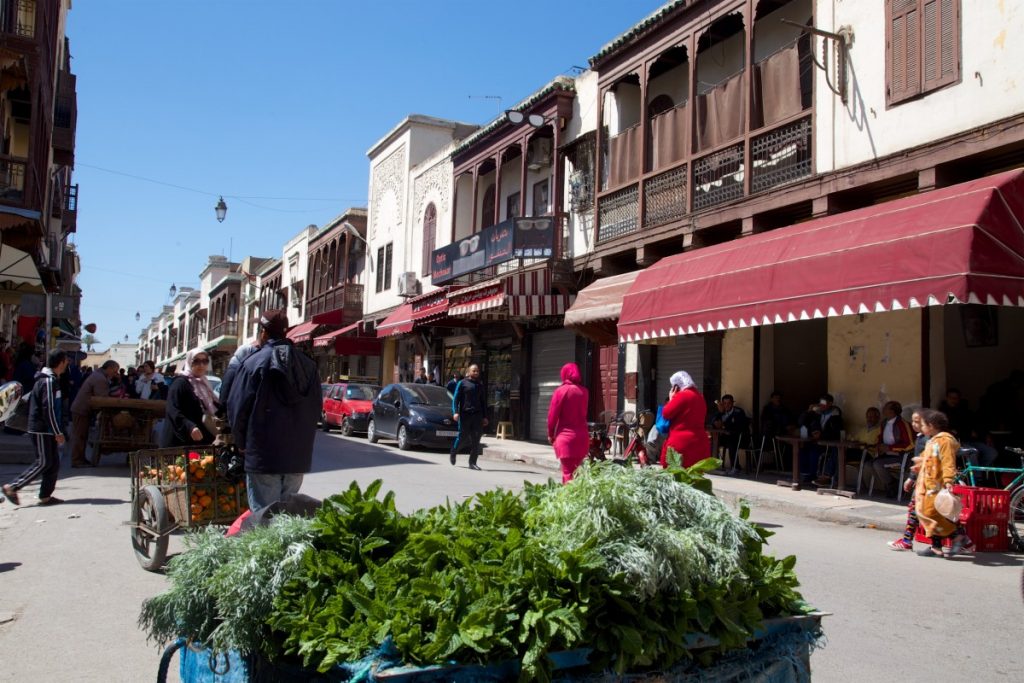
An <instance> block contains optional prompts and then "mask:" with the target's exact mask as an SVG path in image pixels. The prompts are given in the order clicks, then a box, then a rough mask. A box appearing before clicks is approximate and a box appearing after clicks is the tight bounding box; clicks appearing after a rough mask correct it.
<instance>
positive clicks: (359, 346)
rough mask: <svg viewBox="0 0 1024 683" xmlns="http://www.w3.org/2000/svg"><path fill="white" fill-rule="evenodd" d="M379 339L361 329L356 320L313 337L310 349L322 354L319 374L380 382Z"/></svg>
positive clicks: (361, 323) (335, 377) (380, 345)
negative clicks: (322, 364) (323, 362)
mask: <svg viewBox="0 0 1024 683" xmlns="http://www.w3.org/2000/svg"><path fill="white" fill-rule="evenodd" d="M381 347H382V344H381V340H380V339H378V338H377V337H375V336H370V335H368V334H366V333H365V332H364V329H363V322H362V321H358V322H355V323H352V324H351V325H348V326H346V327H343V328H341V329H338V330H335V331H333V332H329V333H327V334H324V335H320V336H319V337H315V338H314V339H313V349H314V350H315V351H317V352H318V355H323V356H324V357H325V364H324V368H323V369H322V370H321V377H327V378H332V379H334V380H341V379H343V378H344V379H359V380H362V381H366V382H370V383H372V384H376V383H378V382H379V381H380V357H381Z"/></svg>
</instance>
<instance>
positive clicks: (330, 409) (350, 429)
mask: <svg viewBox="0 0 1024 683" xmlns="http://www.w3.org/2000/svg"><path fill="white" fill-rule="evenodd" d="M378 391H380V387H375V386H373V385H372V384H361V383H358V382H340V383H338V384H332V385H331V386H330V387H329V388H328V389H327V391H325V392H324V416H323V429H324V431H325V432H328V431H330V430H331V427H340V428H341V433H342V434H344V435H345V436H352V434H354V433H355V432H360V433H365V432H366V428H367V426H368V425H369V423H370V413H371V412H373V399H374V398H375V397H376V396H377V392H378Z"/></svg>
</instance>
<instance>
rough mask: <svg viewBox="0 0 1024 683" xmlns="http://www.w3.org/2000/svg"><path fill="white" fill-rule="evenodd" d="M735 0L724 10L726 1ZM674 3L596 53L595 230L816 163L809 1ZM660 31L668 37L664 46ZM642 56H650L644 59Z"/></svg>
mask: <svg viewBox="0 0 1024 683" xmlns="http://www.w3.org/2000/svg"><path fill="white" fill-rule="evenodd" d="M730 10H732V11H730ZM710 11H711V13H712V15H711V22H710V24H709V23H708V21H707V20H708V18H709V17H708V11H706V10H702V11H700V12H697V11H693V12H690V13H689V14H686V13H683V14H681V15H680V16H679V18H678V19H677V20H676V21H672V22H668V23H667V25H665V26H663V27H662V29H661V32H660V33H659V32H655V33H652V34H651V35H650V36H648V39H646V40H642V41H638V42H636V43H635V44H633V45H632V46H630V47H629V48H624V49H623V52H622V53H621V54H619V55H617V57H616V59H612V60H610V61H608V62H602V61H601V60H602V58H603V54H599V55H597V56H596V57H595V58H594V59H592V60H591V61H592V64H595V66H596V68H597V69H598V71H599V73H600V81H599V93H600V94H599V97H598V106H599V108H600V113H599V116H600V119H599V120H600V121H601V122H602V125H601V128H600V131H599V144H598V154H599V162H598V168H599V169H600V170H599V174H598V175H599V180H598V192H597V200H596V212H595V213H596V216H597V221H596V222H597V228H596V232H597V241H598V243H601V242H607V241H610V240H614V239H617V238H620V237H623V236H625V235H630V234H633V233H637V232H640V231H642V230H649V229H653V228H658V227H660V226H666V225H671V224H679V225H682V223H683V221H684V220H687V219H689V217H690V216H691V215H692V214H696V213H700V212H702V211H706V210H709V209H712V208H715V207H719V206H722V205H724V204H727V203H731V202H734V201H738V200H742V199H744V198H746V197H749V196H752V195H756V194H759V193H764V192H766V191H769V190H772V189H774V188H776V187H779V186H781V185H784V184H786V183H789V182H791V181H794V180H798V179H800V178H805V177H807V176H810V175H811V174H812V173H813V172H814V164H813V155H812V132H813V131H812V121H813V117H812V100H813V98H812V81H813V79H812V77H811V76H812V73H811V70H812V68H813V65H812V62H811V54H810V47H811V41H810V40H809V38H808V37H807V36H806V34H805V33H804V32H803V30H802V28H801V26H793V25H792V24H788V23H784V21H783V20H788V21H792V22H795V23H797V24H800V25H803V24H804V23H805V22H807V21H808V18H809V17H811V15H812V12H813V5H812V3H811V1H810V0H789V1H785V0H761V2H757V3H752V4H751V5H747V6H746V7H744V8H741V9H739V10H737V9H736V8H735V4H732V5H729V4H726V3H721V5H720V9H719V11H718V16H714V9H712V10H710ZM666 39H668V40H669V41H670V42H669V44H670V45H671V46H670V47H667V48H666V47H663V46H664V45H665V44H666V42H665V41H666ZM645 65H647V66H645Z"/></svg>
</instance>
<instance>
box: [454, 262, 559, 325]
mask: <svg viewBox="0 0 1024 683" xmlns="http://www.w3.org/2000/svg"><path fill="white" fill-rule="evenodd" d="M550 290H551V273H550V271H549V270H548V269H547V268H543V269H539V270H531V271H529V272H526V273H516V274H513V275H506V276H505V277H502V278H496V279H494V280H488V281H487V282H483V283H480V284H479V285H473V286H471V287H463V288H462V289H459V290H457V291H453V292H451V293H449V295H448V302H449V304H448V315H449V316H451V317H454V318H459V317H462V318H466V317H479V316H480V314H481V313H486V314H487V315H488V316H489V317H494V316H500V317H503V318H504V317H510V318H532V317H536V316H540V315H563V314H564V313H565V311H566V309H567V308H568V307H569V304H570V303H571V302H572V298H571V297H567V296H564V295H561V294H549V293H548V292H550Z"/></svg>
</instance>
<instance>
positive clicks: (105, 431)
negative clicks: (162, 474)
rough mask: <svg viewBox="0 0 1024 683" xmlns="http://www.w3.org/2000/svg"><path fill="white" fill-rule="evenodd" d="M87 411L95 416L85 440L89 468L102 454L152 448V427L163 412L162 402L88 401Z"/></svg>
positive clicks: (117, 399)
mask: <svg viewBox="0 0 1024 683" xmlns="http://www.w3.org/2000/svg"><path fill="white" fill-rule="evenodd" d="M89 410H90V411H91V412H94V413H95V414H96V427H95V428H94V429H93V430H92V431H91V432H90V437H89V446H90V447H91V449H92V464H93V465H98V464H99V462H100V456H103V455H109V454H111V453H124V454H126V455H127V454H128V453H131V452H132V451H137V450H139V449H145V448H156V446H157V443H156V430H155V427H156V423H157V420H159V419H161V418H162V417H163V416H164V413H165V412H166V409H165V402H164V401H143V400H141V399H135V398H91V399H89Z"/></svg>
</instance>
